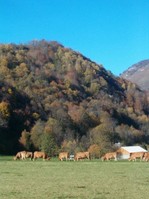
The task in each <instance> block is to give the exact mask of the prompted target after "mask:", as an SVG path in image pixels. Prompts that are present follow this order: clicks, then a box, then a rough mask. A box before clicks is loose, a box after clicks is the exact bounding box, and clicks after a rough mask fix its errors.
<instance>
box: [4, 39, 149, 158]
mask: <svg viewBox="0 0 149 199" xmlns="http://www.w3.org/2000/svg"><path fill="white" fill-rule="evenodd" d="M107 56H108V55H107ZM148 127H149V101H148V97H147V94H146V93H145V92H143V91H142V90H141V89H140V88H139V87H138V86H136V85H135V84H133V83H131V82H129V81H127V80H124V79H122V78H120V77H116V76H114V75H113V74H112V73H111V72H110V71H106V70H105V69H104V67H103V66H102V65H98V64H96V63H95V62H92V61H91V60H90V59H88V58H86V57H84V56H83V55H82V54H80V53H79V52H75V51H73V50H71V49H68V48H65V47H64V46H62V45H61V44H59V43H57V42H55V41H52V42H47V41H45V40H42V41H32V42H30V43H28V44H20V45H16V44H1V45H0V154H14V153H16V152H17V151H18V150H22V149H25V150H30V151H34V150H42V151H45V152H47V153H48V154H49V155H50V156H54V155H57V154H58V152H59V151H64V150H65V151H69V152H70V153H74V152H76V151H84V150H89V151H90V152H91V154H93V156H100V155H101V154H102V153H104V152H106V151H109V150H114V148H115V147H116V145H115V143H118V142H120V143H121V144H122V145H136V144H139V145H142V146H144V147H146V148H147V147H148V144H149V130H148V129H149V128H148Z"/></svg>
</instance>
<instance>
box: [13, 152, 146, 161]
mask: <svg viewBox="0 0 149 199" xmlns="http://www.w3.org/2000/svg"><path fill="white" fill-rule="evenodd" d="M28 158H30V160H36V159H38V158H42V159H43V160H50V157H49V156H48V155H47V154H46V153H45V152H41V151H35V152H34V153H33V152H29V151H20V152H18V153H17V154H16V155H15V157H14V158H13V159H14V160H25V159H28ZM58 159H59V160H60V161H63V160H74V161H79V160H82V159H88V160H90V159H91V158H90V153H89V152H88V151H86V152H78V153H76V154H75V155H74V157H73V159H70V156H69V153H68V152H61V153H59V157H58ZM112 159H114V160H117V152H110V153H106V154H105V155H103V156H102V157H101V160H102V161H105V160H107V161H108V160H112ZM137 159H140V160H144V161H149V152H138V153H137V152H136V153H132V154H130V157H129V159H128V160H129V161H136V160H137Z"/></svg>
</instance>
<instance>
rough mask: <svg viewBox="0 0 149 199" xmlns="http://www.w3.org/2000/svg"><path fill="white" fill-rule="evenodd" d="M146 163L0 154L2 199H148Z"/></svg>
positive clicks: (147, 165) (148, 182) (148, 172)
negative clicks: (34, 158) (16, 158)
mask: <svg viewBox="0 0 149 199" xmlns="http://www.w3.org/2000/svg"><path fill="white" fill-rule="evenodd" d="M148 197H149V163H147V162H126V161H124V162H122V161H117V162H114V161H112V162H101V161H99V160H96V161H93V160H92V161H80V162H73V161H72V162H59V161H55V160H51V161H41V160H37V161H29V160H25V161H13V160H12V157H0V198H1V199H70V198H72V199H117V198H119V199H147V198H148Z"/></svg>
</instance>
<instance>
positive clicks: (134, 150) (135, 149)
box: [121, 146, 147, 153]
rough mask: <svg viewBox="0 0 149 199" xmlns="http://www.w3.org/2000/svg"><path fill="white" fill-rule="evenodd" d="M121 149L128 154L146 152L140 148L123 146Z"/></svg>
mask: <svg viewBox="0 0 149 199" xmlns="http://www.w3.org/2000/svg"><path fill="white" fill-rule="evenodd" d="M121 148H122V149H124V150H125V151H127V152H129V153H136V152H147V151H146V150H145V149H143V148H142V147H140V146H124V147H121Z"/></svg>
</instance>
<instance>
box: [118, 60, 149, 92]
mask: <svg viewBox="0 0 149 199" xmlns="http://www.w3.org/2000/svg"><path fill="white" fill-rule="evenodd" d="M121 77H123V78H125V79H127V80H129V81H131V82H134V83H136V84H137V85H138V86H140V87H141V88H142V89H143V90H149V59H148V60H143V61H140V62H138V63H137V64H134V65H132V66H131V67H129V68H128V70H126V71H124V72H123V73H122V74H121Z"/></svg>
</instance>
